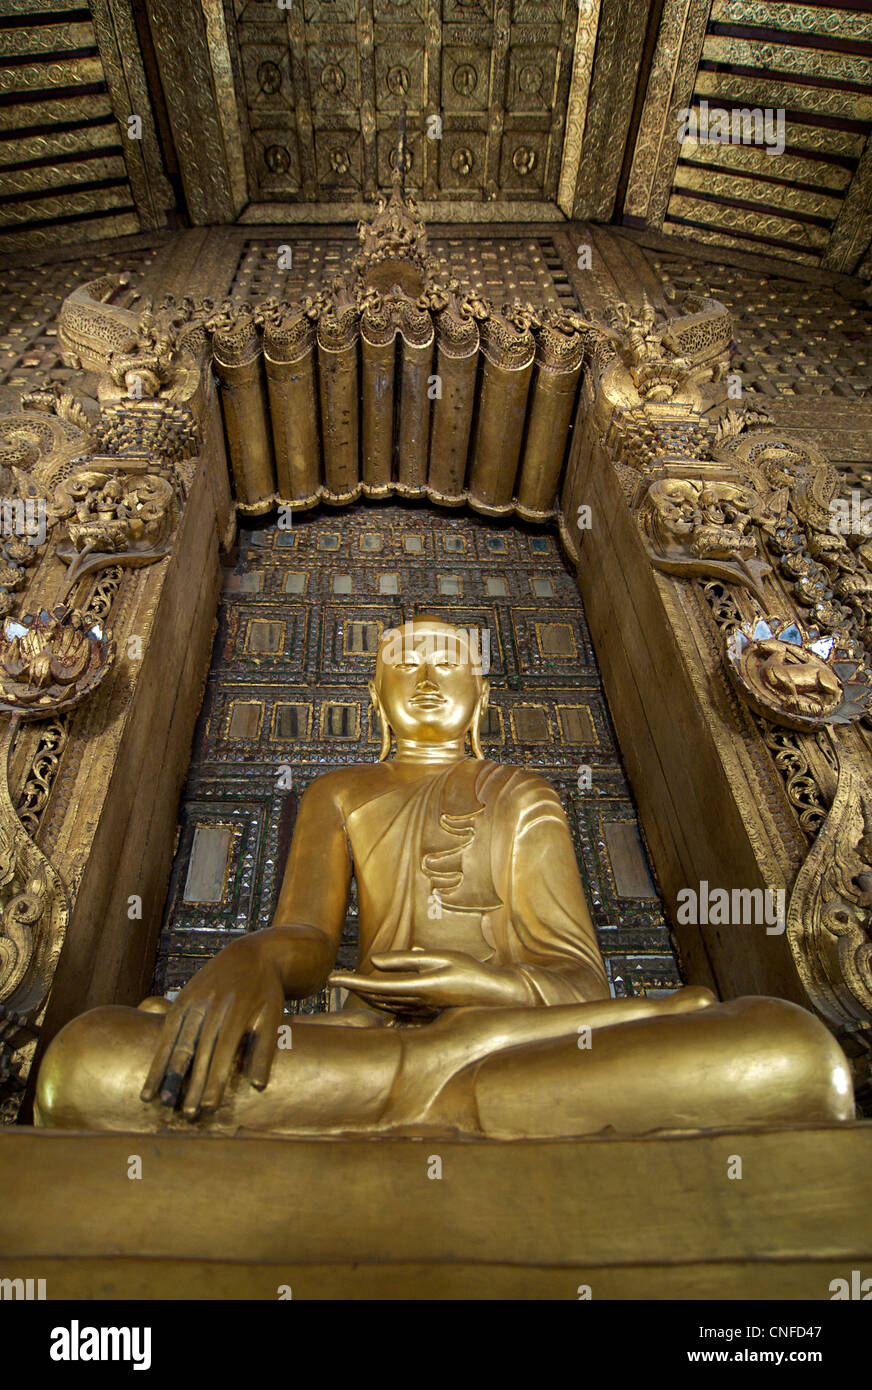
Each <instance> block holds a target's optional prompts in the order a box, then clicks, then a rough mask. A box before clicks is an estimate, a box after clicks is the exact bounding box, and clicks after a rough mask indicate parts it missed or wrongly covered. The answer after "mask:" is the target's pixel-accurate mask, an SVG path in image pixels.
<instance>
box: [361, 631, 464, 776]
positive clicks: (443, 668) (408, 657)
mask: <svg viewBox="0 0 872 1390" xmlns="http://www.w3.org/2000/svg"><path fill="white" fill-rule="evenodd" d="M370 694H371V696H372V702H373V705H374V707H375V710H376V713H377V714H378V717H379V720H380V722H381V729H382V746H381V754H380V761H383V760H384V759H385V758H386V757H387V756H388V753H389V752H390V747H391V730H393V732H394V734H395V735H396V737H397V739H398V740H403V742H405V743H407V744H417V745H419V746H420V747H421V748H422V749H424V748H426V747H428V746H429V747H431V748H432V749H433V750H434V752H438V751H439V749H440V747H442V748H443V749H446V750H447V749H448V748H449V746H450V745H452V744H454V745H457V744H458V743H459V744H460V745H461V747H462V744H463V740H464V739H465V737H466V735H467V733H468V734H469V735H470V742H471V744H472V751H473V754H474V755H475V757H477V758H480V757H482V752H481V745H480V743H479V736H478V731H479V725H480V723H481V717H482V715H483V714H484V711H485V709H486V708H487V699H488V682H487V681H486V680H485V679H484V677H483V674H482V654H481V643H480V639H479V634H478V633H477V632H476V631H475V630H472V631H470V630H468V629H466V628H460V627H454V626H453V625H452V624H451V623H446V622H443V621H442V619H441V618H434V617H430V616H429V614H421V615H420V616H418V617H416V618H414V619H413V620H412V621H411V622H408V623H404V624H403V625H402V627H398V628H391V629H389V630H388V631H387V632H384V633H383V634H382V637H381V641H380V643H379V650H378V658H377V661H376V671H375V680H374V681H373V683H372V684H371V685H370Z"/></svg>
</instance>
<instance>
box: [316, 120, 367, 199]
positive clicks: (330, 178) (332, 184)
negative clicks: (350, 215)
mask: <svg viewBox="0 0 872 1390" xmlns="http://www.w3.org/2000/svg"><path fill="white" fill-rule="evenodd" d="M315 163H316V167H317V173H318V179H319V181H320V182H321V183H322V184H323V185H324V187H325V188H332V189H333V190H334V191H336V192H339V191H340V189H354V190H355V191H356V190H358V189H359V188H360V187H361V183H362V181H363V156H362V151H361V148H360V132H359V131H357V130H316V131H315Z"/></svg>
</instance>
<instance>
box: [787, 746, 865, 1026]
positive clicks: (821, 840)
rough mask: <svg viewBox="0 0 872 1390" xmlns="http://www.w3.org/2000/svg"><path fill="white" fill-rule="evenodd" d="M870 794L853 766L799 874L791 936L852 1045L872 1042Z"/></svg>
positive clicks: (819, 995)
mask: <svg viewBox="0 0 872 1390" xmlns="http://www.w3.org/2000/svg"><path fill="white" fill-rule="evenodd" d="M870 909H872V794H870V788H869V786H868V784H867V782H866V780H865V779H864V778H863V776H862V775H861V774H860V773H859V772H858V771H857V769H856V768H855V767H853V765H852V764H851V762H850V761H849V760H847V759H845V760H843V761H841V760H840V768H839V777H838V785H837V788H836V793H835V797H834V798H833V801H832V805H831V806H830V808H829V812H828V814H827V817H826V820H825V821H824V823H823V825H822V826H821V829H820V831H819V833H818V836H817V838H816V840H815V842H814V844H813V846H812V849H811V851H810V853H809V855H808V858H807V859H806V861H805V863H804V864H803V866H802V868H801V869H800V871H799V874H798V875H797V878H796V882H795V884H794V886H793V891H792V893H791V897H790V902H789V905H788V911H787V938H788V942H789V944H790V948H791V951H792V952H793V957H794V960H795V962H796V968H797V970H798V972H799V975H800V978H801V979H802V981H803V984H804V986H805V988H806V990H807V992H808V994H809V997H810V998H811V999H812V1001H813V1003H814V1005H815V1007H816V1008H817V1009H818V1011H819V1012H820V1013H821V1014H822V1015H823V1016H824V1017H825V1018H826V1019H827V1020H828V1021H829V1022H830V1023H831V1024H832V1025H834V1026H835V1027H836V1028H837V1030H838V1031H839V1032H840V1033H841V1034H842V1036H843V1037H845V1036H846V1035H847V1040H848V1041H849V1042H853V1043H854V1044H859V1045H860V1046H861V1047H862V1048H863V1049H864V1050H866V1051H868V1050H869V1044H870V1041H872V936H870V920H872V912H870Z"/></svg>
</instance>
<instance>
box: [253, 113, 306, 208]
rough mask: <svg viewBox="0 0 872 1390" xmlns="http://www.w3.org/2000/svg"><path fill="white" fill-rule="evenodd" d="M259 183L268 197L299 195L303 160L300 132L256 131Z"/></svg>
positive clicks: (254, 137) (257, 176) (255, 141)
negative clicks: (301, 161)
mask: <svg viewBox="0 0 872 1390" xmlns="http://www.w3.org/2000/svg"><path fill="white" fill-rule="evenodd" d="M252 138H253V143H254V151H255V160H256V171H255V172H256V178H257V184H258V187H259V189H260V190H261V192H262V193H263V195H264V196H265V197H268V196H275V195H278V194H281V193H295V192H297V191H298V190H299V188H300V158H299V154H298V152H297V137H296V133H295V132H293V131H288V130H276V129H263V130H256V131H254V132H253V137H252Z"/></svg>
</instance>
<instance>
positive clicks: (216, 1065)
mask: <svg viewBox="0 0 872 1390" xmlns="http://www.w3.org/2000/svg"><path fill="white" fill-rule="evenodd" d="M261 935H262V934H261V933H258V934H256V935H252V936H247V937H242V938H241V940H239V941H234V942H232V943H231V944H230V945H229V946H225V948H224V950H223V951H221V952H220V954H219V955H217V956H215V958H214V959H213V960H211V961H209V962H208V964H207V965H204V966H203V968H202V970H199V971H198V972H197V974H196V975H195V976H194V978H193V979H192V980H191V981H190V983H189V984H187V985H185V988H184V989H183V990H181V991H180V992H179V994H178V995H177V997H176V999H175V1000H174V1001H173V1003H172V1004H171V1006H170V1008H169V1010H168V1011H167V1013H166V1014H165V1016H164V1019H163V1026H162V1028H161V1033H160V1040H159V1042H158V1046H157V1049H156V1051H155V1055H154V1060H153V1062H152V1064H151V1067H150V1069H149V1073H148V1076H147V1077H146V1080H145V1085H144V1086H143V1088H142V1092H141V1096H142V1100H143V1101H151V1100H154V1099H155V1098H156V1097H159V1099H160V1103H161V1104H162V1105H166V1106H168V1107H170V1108H174V1107H175V1106H176V1105H177V1104H178V1101H179V1098H180V1096H181V1095H182V1092H183V1091H184V1099H183V1103H182V1107H181V1109H182V1114H183V1115H184V1116H185V1118H186V1119H188V1120H196V1118H197V1116H198V1115H199V1114H200V1112H201V1111H212V1110H216V1109H217V1108H218V1106H219V1105H220V1103H221V1100H222V1097H223V1095H224V1089H225V1087H226V1085H227V1082H228V1081H229V1080H230V1077H231V1074H232V1073H233V1070H234V1067H235V1064H236V1059H237V1054H238V1053H239V1051H240V1048H241V1046H242V1044H243V1043H245V1044H246V1047H245V1051H244V1054H243V1056H242V1059H241V1070H242V1074H243V1075H244V1076H247V1078H248V1080H249V1081H250V1082H251V1085H252V1086H255V1087H256V1088H257V1089H258V1090H263V1088H264V1087H265V1086H266V1084H267V1082H268V1080H269V1074H270V1068H271V1065H272V1059H273V1056H274V1054H275V1050H276V1042H277V1037H278V1028H279V1025H280V1023H281V1020H282V1013H283V1010H284V1005H285V992H284V988H283V984H282V978H281V973H280V970H279V968H278V965H277V963H276V961H275V959H274V958H273V956H272V955H271V953H270V952H269V951H267V950H264V949H263V944H262V941H260V940H258V937H259V936H261Z"/></svg>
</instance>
